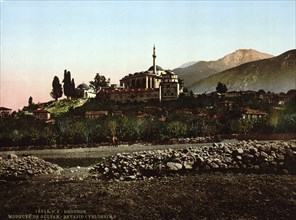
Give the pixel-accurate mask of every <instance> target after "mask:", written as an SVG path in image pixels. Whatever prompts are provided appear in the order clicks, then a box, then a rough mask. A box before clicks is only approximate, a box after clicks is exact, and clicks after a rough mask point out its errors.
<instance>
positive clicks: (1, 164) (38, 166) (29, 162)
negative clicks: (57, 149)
mask: <svg viewBox="0 0 296 220" xmlns="http://www.w3.org/2000/svg"><path fill="white" fill-rule="evenodd" d="M62 170H63V169H62V168H61V167H59V166H58V165H56V164H52V163H50V162H47V161H44V160H42V159H40V158H38V157H34V156H26V157H18V156H17V155H15V154H9V155H8V156H7V158H5V159H4V158H2V157H0V179H2V180H3V179H4V180H16V179H29V178H31V177H33V176H36V175H41V174H57V175H60V173H61V171H62Z"/></svg>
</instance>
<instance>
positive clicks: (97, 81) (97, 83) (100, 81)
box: [89, 73, 110, 91]
mask: <svg viewBox="0 0 296 220" xmlns="http://www.w3.org/2000/svg"><path fill="white" fill-rule="evenodd" d="M109 83H110V79H106V77H105V76H103V75H100V74H99V73H97V74H96V76H95V78H94V81H90V82H89V86H90V87H91V88H93V89H94V90H95V91H98V90H99V89H100V87H106V86H108V85H109Z"/></svg>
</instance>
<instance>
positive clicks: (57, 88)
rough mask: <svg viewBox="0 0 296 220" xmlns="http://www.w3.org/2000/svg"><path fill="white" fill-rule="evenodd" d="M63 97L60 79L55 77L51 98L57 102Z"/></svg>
mask: <svg viewBox="0 0 296 220" xmlns="http://www.w3.org/2000/svg"><path fill="white" fill-rule="evenodd" d="M62 95H63V89H62V85H61V83H60V80H59V78H58V77H57V76H55V77H54V78H53V81H52V91H51V93H50V96H51V97H52V98H54V99H55V100H58V98H60V97H62Z"/></svg>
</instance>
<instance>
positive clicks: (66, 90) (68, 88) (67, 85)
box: [63, 70, 73, 99]
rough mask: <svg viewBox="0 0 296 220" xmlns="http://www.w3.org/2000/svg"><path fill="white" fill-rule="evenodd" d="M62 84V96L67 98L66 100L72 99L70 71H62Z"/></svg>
mask: <svg viewBox="0 0 296 220" xmlns="http://www.w3.org/2000/svg"><path fill="white" fill-rule="evenodd" d="M63 83H64V94H65V96H66V97H67V99H69V98H70V97H72V93H73V86H72V82H71V73H70V71H67V70H65V71H64V80H63Z"/></svg>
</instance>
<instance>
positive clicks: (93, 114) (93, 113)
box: [85, 111, 108, 119]
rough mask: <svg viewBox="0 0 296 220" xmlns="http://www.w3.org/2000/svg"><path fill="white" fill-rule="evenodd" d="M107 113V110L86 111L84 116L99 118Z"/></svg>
mask: <svg viewBox="0 0 296 220" xmlns="http://www.w3.org/2000/svg"><path fill="white" fill-rule="evenodd" d="M107 115H108V111H87V112H85V117H86V118H90V119H94V118H100V117H104V116H107Z"/></svg>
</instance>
